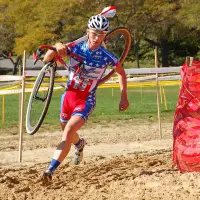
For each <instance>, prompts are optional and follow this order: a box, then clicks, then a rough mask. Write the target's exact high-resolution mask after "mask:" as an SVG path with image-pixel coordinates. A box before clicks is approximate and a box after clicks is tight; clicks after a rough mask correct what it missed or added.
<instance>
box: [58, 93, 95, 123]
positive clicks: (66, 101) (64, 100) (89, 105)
mask: <svg viewBox="0 0 200 200" xmlns="http://www.w3.org/2000/svg"><path fill="white" fill-rule="evenodd" d="M95 105H96V98H95V95H85V94H83V93H81V92H80V93H78V92H76V91H66V92H65V93H64V94H63V95H62V97H61V112H60V121H61V122H62V123H67V122H68V121H69V119H70V118H71V116H74V115H77V116H81V117H82V118H83V119H85V120H87V119H88V117H89V115H90V114H91V113H92V111H93V110H94V108H95Z"/></svg>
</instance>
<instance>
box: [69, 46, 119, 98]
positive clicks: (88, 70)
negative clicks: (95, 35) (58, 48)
mask: <svg viewBox="0 0 200 200" xmlns="http://www.w3.org/2000/svg"><path fill="white" fill-rule="evenodd" d="M70 53H71V54H76V55H78V56H79V57H80V58H81V60H82V64H81V65H80V61H79V60H80V59H77V58H76V57H70V68H69V75H68V83H67V88H68V90H79V91H82V92H84V93H85V94H88V95H89V93H93V92H94V91H95V90H96V88H97V86H98V84H99V82H100V80H101V78H102V76H103V74H104V72H105V70H106V68H107V66H111V67H112V68H115V67H117V65H118V64H119V61H118V59H117V57H116V56H115V55H114V54H112V53H110V52H109V51H107V50H106V49H105V48H103V47H102V46H100V47H99V48H97V49H95V50H90V49H89V48H88V45H87V42H81V43H79V44H77V45H74V46H72V47H70Z"/></svg>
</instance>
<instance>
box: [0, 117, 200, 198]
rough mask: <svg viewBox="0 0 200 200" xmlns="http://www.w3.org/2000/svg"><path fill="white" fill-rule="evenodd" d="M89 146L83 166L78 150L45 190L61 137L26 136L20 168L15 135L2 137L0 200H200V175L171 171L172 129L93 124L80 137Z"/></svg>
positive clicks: (127, 123)
mask: <svg viewBox="0 0 200 200" xmlns="http://www.w3.org/2000/svg"><path fill="white" fill-rule="evenodd" d="M80 135H81V136H83V137H84V138H85V139H86V140H87V143H88V145H87V146H86V148H85V149H84V161H83V162H82V163H81V164H80V165H79V166H74V165H73V153H74V149H73V148H72V149H71V152H70V154H69V156H68V157H67V158H66V159H65V161H64V162H63V163H62V165H61V166H60V167H59V168H58V169H57V171H56V172H55V176H54V177H53V182H52V184H50V185H48V186H44V185H43V184H42V182H41V179H40V178H41V174H42V172H43V171H44V169H45V168H46V167H47V166H48V163H49V161H50V159H51V156H52V154H53V151H54V149H55V148H56V145H57V144H58V142H59V141H60V138H61V132H60V131H55V132H53V131H51V132H38V133H36V134H35V135H34V136H29V135H27V134H25V135H24V141H23V154H22V163H19V162H18V154H19V153H18V136H17V135H16V132H15V131H12V130H10V131H9V133H3V134H1V136H0V186H1V187H0V200H4V199H5V200H7V199H9V200H21V199H23V200H25V199H29V200H30V199H36V200H47V199H48V200H75V199H77V200H86V199H87V200H106V199H109V200H126V199H131V200H135V199H138V200H152V199H157V200H160V199H165V200H170V199H173V200H174V199H178V200H180V199H183V200H185V199H187V200H196V199H200V179H199V173H186V174H182V173H180V172H179V171H177V170H176V169H172V168H171V150H172V123H163V124H162V140H160V135H159V133H158V125H157V124H156V123H155V122H151V121H145V122H141V121H138V120H134V119H131V120H125V121H118V122H116V123H112V122H110V123H107V122H102V123H101V122H100V123H93V124H92V123H91V124H90V125H86V127H85V128H84V129H83V130H81V131H80Z"/></svg>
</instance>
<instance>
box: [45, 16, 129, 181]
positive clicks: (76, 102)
mask: <svg viewBox="0 0 200 200" xmlns="http://www.w3.org/2000/svg"><path fill="white" fill-rule="evenodd" d="M108 29H109V21H108V20H107V18H106V17H104V16H102V15H96V16H92V17H91V18H90V19H89V21H88V29H87V35H88V40H87V41H86V42H81V43H79V44H76V45H71V46H70V47H67V46H66V45H65V44H63V43H56V44H55V48H56V50H57V54H58V55H59V56H61V57H64V56H67V55H69V56H70V67H69V75H68V83H67V90H66V92H65V93H64V94H63V95H62V98H61V113H60V121H61V127H62V130H63V134H62V141H61V143H60V144H59V145H58V147H57V149H56V150H55V153H54V155H53V158H52V161H51V163H50V165H49V167H48V169H47V170H46V171H45V172H44V174H43V182H45V183H48V182H50V181H51V180H52V175H53V173H54V171H55V170H56V168H57V167H58V166H59V165H60V163H61V162H62V161H63V160H64V158H65V157H66V156H67V154H68V152H69V151H70V148H71V144H73V145H74V146H75V155H74V164H76V165H77V164H79V163H80V162H81V161H82V159H83V149H84V147H85V145H86V141H85V139H84V138H80V137H79V135H78V134H77V131H78V130H79V129H80V128H81V127H82V126H83V125H84V124H85V123H86V120H87V119H88V116H89V115H90V114H91V113H92V111H93V110H94V108H95V104H96V100H95V99H96V95H95V92H96V89H97V87H98V85H99V84H100V81H101V78H102V76H103V74H104V72H105V70H106V67H107V66H108V65H109V66H112V67H113V68H114V69H115V71H116V72H117V74H118V79H119V84H120V88H121V100H120V103H119V110H120V111H124V110H126V109H127V108H128V107H129V101H128V99H127V83H126V74H125V71H124V69H123V67H122V66H121V64H120V63H119V61H118V59H117V58H116V56H115V55H113V54H112V53H110V52H109V51H108V50H106V49H105V48H103V46H102V42H103V40H104V39H105V36H106V33H107V31H108ZM74 54H76V55H78V56H75V57H73V55H74ZM54 56H55V52H54V51H52V50H49V51H47V53H46V54H45V57H44V62H45V63H46V62H49V61H50V60H51V59H52V58H53V57H54Z"/></svg>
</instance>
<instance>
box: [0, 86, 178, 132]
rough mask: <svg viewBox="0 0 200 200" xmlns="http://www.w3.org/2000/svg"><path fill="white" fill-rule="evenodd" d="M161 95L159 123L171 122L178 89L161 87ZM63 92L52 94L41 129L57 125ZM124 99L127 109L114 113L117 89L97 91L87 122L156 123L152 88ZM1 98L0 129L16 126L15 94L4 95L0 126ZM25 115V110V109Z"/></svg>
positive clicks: (132, 91) (133, 91) (132, 90)
mask: <svg viewBox="0 0 200 200" xmlns="http://www.w3.org/2000/svg"><path fill="white" fill-rule="evenodd" d="M164 89H165V93H166V99H167V110H166V107H165V105H164V100H163V97H162V103H161V117H162V120H170V121H171V120H173V113H174V109H175V105H176V103H177V96H178V91H179V86H165V87H164ZM62 93H63V91H54V93H53V97H52V101H51V104H50V107H49V110H48V114H47V116H46V118H45V120H44V124H43V127H44V128H45V127H46V128H47V129H48V128H49V127H50V126H49V125H51V127H53V128H55V127H57V128H58V129H59V127H58V124H59V112H60V96H61V94H62ZM29 95H30V94H29V93H27V94H26V98H25V99H26V100H25V108H26V107H27V102H28V98H29ZM128 97H129V101H130V107H129V109H128V110H127V111H125V112H119V111H118V105H119V100H120V90H119V88H113V89H112V88H104V89H100V88H99V89H98V90H97V104H96V109H95V111H94V112H93V113H92V115H91V117H90V120H89V121H91V122H94V123H95V122H96V123H98V122H99V121H107V122H109V121H112V120H115V121H116V120H122V119H123V120H127V119H132V118H140V119H141V120H149V119H150V120H153V121H155V120H157V96H156V87H143V88H129V89H128ZM2 98H3V97H2V96H0V120H1V122H0V127H1V128H4V129H5V128H9V127H13V126H18V124H19V121H18V119H19V114H18V108H19V95H7V96H5V97H4V98H5V105H4V106H5V122H4V123H2ZM25 113H26V109H25Z"/></svg>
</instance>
